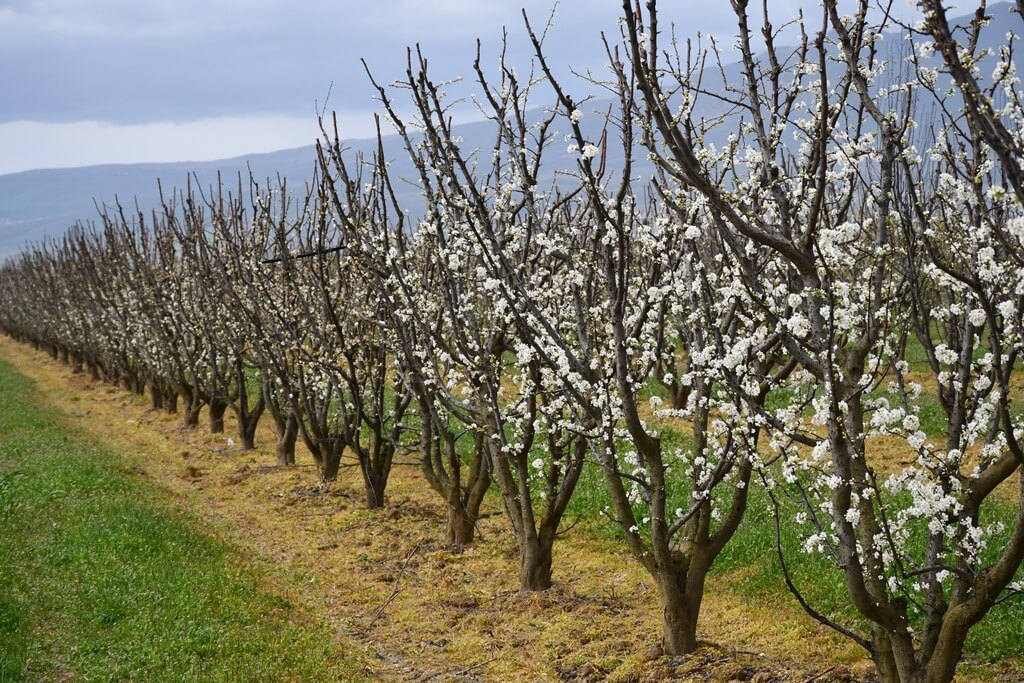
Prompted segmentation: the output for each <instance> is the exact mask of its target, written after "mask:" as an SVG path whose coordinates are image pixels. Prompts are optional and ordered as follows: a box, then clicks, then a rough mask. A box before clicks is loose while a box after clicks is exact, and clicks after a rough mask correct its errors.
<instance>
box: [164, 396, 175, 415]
mask: <svg viewBox="0 0 1024 683" xmlns="http://www.w3.org/2000/svg"><path fill="white" fill-rule="evenodd" d="M162 393H163V395H164V410H166V411H167V412H168V413H172V414H173V413H176V412H178V392H176V391H164V392H162Z"/></svg>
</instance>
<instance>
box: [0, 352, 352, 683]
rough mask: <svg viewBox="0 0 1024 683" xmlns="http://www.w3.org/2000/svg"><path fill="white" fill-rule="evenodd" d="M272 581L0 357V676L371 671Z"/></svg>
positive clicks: (339, 676)
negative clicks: (62, 417) (47, 402)
mask: <svg viewBox="0 0 1024 683" xmlns="http://www.w3.org/2000/svg"><path fill="white" fill-rule="evenodd" d="M268 584H269V581H268V580H267V577H266V576H265V574H264V570H263V569H261V568H260V567H258V566H254V565H253V564H252V563H248V562H245V561H243V560H242V559H241V558H239V557H238V556H237V554H236V553H235V552H233V551H232V549H231V548H230V547H229V546H227V545H226V544H225V543H223V542H222V541H219V540H217V539H215V538H213V537H211V536H210V535H208V534H206V533H204V532H203V531H202V530H201V529H200V525H199V524H198V522H197V521H196V520H194V519H191V518H189V517H187V516H186V515H183V514H181V513H179V512H177V511H175V510H174V509H173V508H172V507H171V506H170V505H169V504H168V503H167V502H166V501H163V500H161V493H160V491H159V490H158V489H157V488H156V487H155V486H152V485H150V484H148V483H147V482H146V481H145V480H143V479H142V478H141V477H139V476H138V475H137V474H135V473H133V472H132V471H131V470H129V469H128V468H127V467H126V466H125V464H124V463H123V462H122V461H121V460H120V459H119V458H117V457H116V456H115V455H113V454H111V453H110V452H108V451H106V450H104V449H103V448H102V447H100V446H98V445H97V444H96V443H94V442H92V441H90V440H89V439H87V438H85V437H83V436H81V435H80V434H78V433H76V430H74V429H70V428H68V427H66V426H63V425H61V424H60V423H59V422H58V421H57V420H56V415H55V414H54V413H53V412H51V411H49V410H47V409H45V408H43V407H41V406H40V405H39V403H38V400H37V395H36V394H35V391H34V389H33V387H32V385H31V384H30V382H29V381H28V380H27V379H25V378H24V377H23V376H21V375H20V374H18V373H17V372H15V371H14V370H13V369H12V368H11V367H10V366H9V365H8V364H6V363H4V362H0V681H20V680H30V681H35V680H70V679H71V678H75V679H81V680H118V681H120V680H146V681H171V680H173V681H182V680H204V681H218V680H223V681H228V680H231V681H234V680H243V679H244V680H250V681H289V680H291V681H295V680H318V681H319V680H356V679H358V678H360V675H359V670H358V668H357V665H356V663H355V661H354V660H353V659H351V658H349V657H347V656H346V655H344V654H342V653H339V652H338V648H337V646H336V644H335V643H333V642H332V639H331V637H330V635H329V634H328V633H327V631H326V629H325V628H324V627H323V626H322V625H321V624H320V623H319V622H317V621H315V620H313V619H311V618H310V617H308V616H307V615H306V614H305V613H304V611H303V610H302V609H301V608H300V607H298V606H296V605H294V604H292V603H291V602H289V600H288V599H286V598H284V597H282V596H281V595H278V594H274V592H272V591H271V590H269V589H268V588H266V586H267V585H268Z"/></svg>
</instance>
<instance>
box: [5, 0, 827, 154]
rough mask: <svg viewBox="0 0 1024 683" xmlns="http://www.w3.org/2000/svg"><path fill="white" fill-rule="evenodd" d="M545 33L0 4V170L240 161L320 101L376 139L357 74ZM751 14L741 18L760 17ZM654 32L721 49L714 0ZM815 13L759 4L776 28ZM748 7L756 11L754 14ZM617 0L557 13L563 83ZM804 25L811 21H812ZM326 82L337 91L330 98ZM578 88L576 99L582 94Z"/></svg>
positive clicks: (479, 23)
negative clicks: (415, 54)
mask: <svg viewBox="0 0 1024 683" xmlns="http://www.w3.org/2000/svg"><path fill="white" fill-rule="evenodd" d="M523 4H525V6H526V10H527V11H528V13H529V14H530V16H531V18H532V19H533V20H534V21H535V22H536V23H537V24H543V22H544V20H545V19H546V17H547V15H548V13H549V12H550V9H551V6H552V3H551V1H550V0H526V2H523V0H519V2H509V1H508V0H375V1H374V0H361V1H351V0H292V1H291V2H282V1H281V0H244V1H243V0H0V173H10V172H15V171H20V170H26V169H32V168H49V167H58V166H80V165H88V164H96V163H112V162H137V161H187V160H196V161H198V160H207V159H218V158H224V157H229V156H238V155H242V154H244V153H247V152H263V151H271V150H276V149H283V148H288V147H297V146H300V145H305V144H309V143H311V142H312V140H313V139H314V138H315V136H316V120H315V111H316V103H317V102H320V103H323V101H324V99H325V98H326V96H327V94H328V92H329V91H330V93H331V94H330V100H329V106H330V108H331V109H334V110H337V111H338V113H339V120H340V122H341V124H342V131H341V132H342V136H343V137H365V136H367V135H369V134H370V133H371V131H372V112H373V111H374V110H375V107H376V105H375V102H374V101H373V99H372V91H371V89H370V88H369V86H368V83H367V78H366V75H365V73H364V72H363V70H362V67H361V65H360V63H359V59H360V58H361V57H362V58H365V59H366V60H367V62H368V63H369V65H370V67H371V68H372V70H373V71H374V74H375V75H376V76H377V77H378V78H379V79H380V80H382V81H390V80H392V79H394V78H396V77H399V76H401V75H402V73H403V71H404V67H405V47H406V46H407V45H411V44H415V43H420V44H421V45H422V48H423V50H424V52H425V53H426V54H427V55H428V56H429V57H430V60H431V70H432V72H433V74H434V75H435V77H436V78H439V79H440V78H449V77H454V76H458V75H464V74H466V75H468V73H469V71H470V68H471V65H472V60H473V54H474V50H475V40H476V38H478V37H479V38H480V39H481V40H482V41H483V45H484V50H485V55H486V56H487V58H485V64H488V63H493V58H494V56H495V55H496V54H497V51H498V49H499V48H500V44H501V29H502V26H507V27H508V31H509V36H510V41H511V42H510V49H509V54H510V60H511V61H512V62H513V63H515V64H519V65H521V68H527V67H528V65H529V58H530V52H529V50H528V49H527V48H528V46H527V44H526V41H525V36H524V31H523V27H522V19H521V17H520V14H519V9H520V7H521V6H522V5H523ZM760 4H761V3H759V2H752V3H751V5H752V10H751V11H752V12H753V13H755V14H757V15H758V18H760V17H759V14H760V10H759V8H760ZM662 5H663V7H662V21H663V25H668V24H669V23H670V22H674V23H675V24H676V26H677V30H678V32H679V34H681V35H683V36H695V35H696V34H697V32H698V31H700V32H703V33H705V34H713V35H717V36H719V37H721V38H723V39H725V40H726V41H727V42H731V38H732V36H733V35H734V33H735V30H734V23H735V20H734V18H732V16H731V11H730V10H729V9H728V6H729V3H728V2H726V1H725V0H675V2H663V3H662ZM800 6H804V7H808V8H813V7H815V6H816V3H815V2H814V1H813V0H769V8H770V12H771V13H773V15H774V16H773V23H775V24H776V25H779V24H781V23H783V21H784V20H785V19H786V18H789V17H792V16H794V15H795V13H796V11H797V9H798V8H799V7H800ZM753 7H756V8H758V9H754V8H753ZM618 8H619V2H616V1H613V0H563V1H562V3H561V4H560V5H559V7H558V11H557V16H556V19H555V24H554V29H553V32H552V34H551V35H550V37H549V39H548V43H547V46H548V47H549V54H550V56H551V59H552V62H553V63H554V64H555V65H556V67H557V68H558V69H559V71H561V72H562V73H565V74H568V71H569V69H570V68H575V69H577V70H586V69H588V68H592V69H603V65H604V63H605V61H606V60H605V58H604V55H603V48H602V46H601V42H600V32H601V31H606V32H610V33H612V34H616V33H617V30H618V29H617V19H618V14H619V9H618ZM811 11H814V12H815V14H817V12H819V10H816V9H815V10H811ZM332 84H333V85H332ZM580 87H583V86H582V84H580Z"/></svg>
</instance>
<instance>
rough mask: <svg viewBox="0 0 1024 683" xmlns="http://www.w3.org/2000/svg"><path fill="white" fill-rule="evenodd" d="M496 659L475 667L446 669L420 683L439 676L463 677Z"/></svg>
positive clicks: (494, 658)
mask: <svg viewBox="0 0 1024 683" xmlns="http://www.w3.org/2000/svg"><path fill="white" fill-rule="evenodd" d="M496 659H498V657H491V658H490V659H487V660H485V661H482V662H480V663H478V664H474V665H473V666H466V667H463V668H461V669H445V670H444V671H438V672H437V673H435V674H431V675H429V676H427V677H426V678H421V679H420V681H432V680H434V679H435V678H437V677H439V676H461V675H462V674H468V673H469V672H470V671H473V670H474V669H479V668H481V667H484V666H487V665H488V664H490V663H491V662H493V661H495V660H496Z"/></svg>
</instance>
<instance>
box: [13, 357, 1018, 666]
mask: <svg viewBox="0 0 1024 683" xmlns="http://www.w3.org/2000/svg"><path fill="white" fill-rule="evenodd" d="M0 358H3V359H4V360H5V361H6V362H5V363H4V364H3V365H2V366H0V387H2V391H0V397H2V398H0V401H2V402H0V430H2V431H0V473H2V474H0V515H2V516H0V525H2V532H3V533H2V536H0V543H2V544H3V546H2V550H3V553H2V554H0V557H2V558H3V560H2V564H0V586H2V587H3V589H4V590H3V595H4V600H3V602H2V603H0V629H2V630H0V634H2V636H3V637H2V650H0V653H2V656H3V660H2V668H0V679H2V680H55V679H56V680H78V679H81V680H180V679H182V678H183V677H186V678H195V677H198V678H200V679H203V680H238V675H239V674H238V671H239V667H244V669H245V671H246V672H247V673H246V674H245V676H244V678H245V679H246V680H268V681H269V680H325V679H326V680H421V681H422V680H436V681H443V680H449V681H477V680H481V681H508V680H528V681H533V680H579V681H586V680H591V681H596V680H618V681H648V680H649V681H660V680H693V681H723V682H728V681H731V680H755V681H809V680H815V681H846V680H863V679H865V678H866V677H868V676H870V673H871V665H870V662H869V661H868V660H867V659H865V658H864V657H863V656H862V654H861V653H860V652H858V651H857V650H856V649H855V648H854V647H853V646H852V645H851V644H849V643H848V642H847V641H845V640H842V639H840V638H838V637H836V636H834V635H833V634H831V633H830V632H828V631H827V630H826V629H824V628H822V627H819V626H817V625H816V624H814V623H813V622H812V621H811V620H810V619H809V618H808V617H806V616H805V615H804V614H803V613H802V612H801V611H799V608H798V607H797V606H796V605H795V603H793V602H792V600H791V599H790V598H789V596H788V595H787V594H786V593H785V588H784V586H783V584H782V581H781V578H780V576H779V574H778V569H777V567H776V566H775V560H774V555H773V553H772V550H771V549H772V542H773V539H771V538H770V537H769V536H768V534H769V533H770V532H769V531H768V530H769V529H770V526H769V525H770V515H768V514H767V511H766V510H764V509H761V510H752V511H751V514H750V515H749V517H748V519H747V520H746V522H745V526H744V528H745V531H744V532H743V533H741V535H740V536H739V537H737V539H736V541H735V542H734V544H733V545H732V546H731V547H730V549H729V551H728V554H727V555H726V556H723V558H722V561H721V563H720V565H721V567H720V568H719V569H718V570H717V571H716V573H715V575H714V576H713V577H712V580H711V587H710V589H709V591H708V593H709V595H708V598H707V602H706V605H705V614H706V617H705V618H704V619H703V620H702V622H701V626H702V628H701V630H700V633H699V635H700V638H701V640H702V642H703V647H702V648H701V649H699V650H698V651H697V652H696V653H695V654H693V655H691V656H689V657H686V658H666V657H663V656H661V653H660V652H659V650H658V647H657V640H656V634H657V633H658V625H659V622H660V616H661V615H660V614H659V608H658V600H657V595H656V592H655V591H654V589H653V586H652V585H651V584H650V582H649V579H648V578H647V577H646V575H645V574H643V573H642V571H641V570H640V569H639V568H638V566H637V565H636V563H635V562H634V561H632V560H631V558H629V557H628V555H627V553H626V551H625V550H624V547H623V546H622V544H621V541H620V540H618V539H616V538H615V537H614V532H613V531H612V530H611V526H610V525H609V524H607V523H606V522H603V521H602V520H601V519H600V518H599V516H598V518H595V516H594V515H592V514H584V512H585V510H583V509H581V510H578V511H577V513H576V514H570V515H569V517H570V519H569V520H568V521H567V523H566V524H565V525H564V526H565V533H564V535H563V536H562V537H561V538H560V539H559V540H558V542H557V543H556V546H555V557H556V563H555V586H554V587H553V588H552V589H551V590H549V591H546V592H543V593H533V594H530V593H521V592H519V591H518V590H516V588H515V586H516V569H517V567H516V551H515V547H514V544H513V543H512V542H511V540H510V537H509V534H508V531H507V521H506V519H505V517H504V515H503V514H502V511H501V510H500V508H499V507H498V506H499V505H500V499H499V498H498V497H497V496H492V497H490V498H489V499H488V501H487V503H486V504H485V510H486V515H487V516H486V518H485V519H483V520H482V521H481V522H480V529H479V531H480V537H481V540H480V542H479V543H478V544H477V545H475V546H473V547H470V548H467V549H465V550H464V551H462V552H453V551H451V550H449V549H447V548H445V547H443V543H441V540H440V539H441V536H442V528H443V510H442V509H441V506H440V505H439V503H438V501H437V499H436V498H435V497H434V496H433V495H432V494H431V493H429V489H428V488H427V487H426V486H425V485H424V483H423V482H422V479H421V477H420V474H419V470H418V467H415V466H411V464H410V463H402V464H400V465H399V466H398V467H396V472H395V474H394V475H393V477H392V482H391V484H390V485H389V494H388V504H387V506H386V507H385V508H384V509H383V510H379V511H372V512H369V511H366V510H363V509H362V505H361V504H360V500H359V499H360V493H361V490H362V489H361V486H360V485H359V482H358V481H356V480H355V477H356V474H355V472H354V470H352V469H351V468H343V471H342V474H341V475H340V476H339V479H338V481H337V482H336V483H333V484H331V485H329V486H324V485H322V484H320V483H318V477H317V474H316V471H315V469H314V468H313V467H310V466H308V464H309V462H310V460H309V458H308V456H306V455H305V454H304V453H302V452H301V448H300V453H299V458H298V460H299V466H296V467H287V468H285V467H278V466H275V465H273V464H272V463H273V462H274V456H273V452H272V450H273V449H272V447H268V444H271V443H272V434H271V433H269V432H270V429H269V427H268V426H266V425H264V427H263V429H264V430H266V431H263V430H261V431H260V433H259V434H258V437H257V442H258V444H262V445H261V446H260V447H258V449H257V450H256V451H252V452H248V453H242V452H241V451H240V450H239V449H238V447H237V446H236V445H234V443H233V440H232V441H229V437H228V436H227V435H229V434H232V433H233V431H232V425H230V424H229V425H228V429H227V431H226V433H225V434H222V435H217V436H211V435H209V434H206V433H205V430H203V429H200V430H195V431H191V432H189V431H185V430H184V429H182V427H181V421H180V418H178V417H176V416H172V415H167V414H165V413H162V412H154V411H152V410H150V409H149V407H148V402H147V401H145V400H144V399H142V398H140V397H135V396H132V395H130V394H129V393H127V392H126V391H124V390H123V389H119V388H115V387H112V386H110V385H107V384H102V383H93V382H91V381H89V380H88V379H87V378H86V376H84V375H75V374H72V372H71V370H70V368H69V367H68V366H65V365H62V364H60V363H57V362H55V361H53V360H51V359H50V358H48V357H47V356H45V354H41V353H38V352H35V351H32V350H31V349H30V348H28V347H26V346H23V345H19V344H16V343H14V342H12V341H10V340H9V339H7V338H2V340H0ZM33 385H34V386H33ZM581 487H582V488H581V490H580V491H579V492H578V494H579V500H580V501H583V502H582V503H580V506H581V508H587V507H593V506H594V505H596V504H597V502H595V501H594V500H593V499H594V498H596V497H598V496H599V495H600V493H599V490H600V489H599V483H597V484H594V485H593V487H592V488H591V484H589V483H588V482H587V481H586V480H584V482H583V483H581ZM588 493H589V496H588ZM588 500H589V501H590V503H588V502H587V501H588ZM806 571H813V567H808V568H806ZM817 590H818V591H822V590H827V587H826V588H821V587H820V586H819V587H817ZM1011 610H1013V611H1012V612H1011ZM1019 612H1020V610H1019V608H1012V607H1007V608H1006V610H1005V612H1004V613H1002V614H1000V613H999V612H996V613H993V614H992V615H991V617H990V618H989V619H988V620H987V621H986V623H984V624H982V627H979V629H978V630H977V632H976V633H975V634H974V635H973V638H972V641H970V643H969V648H968V658H969V661H968V662H967V663H966V664H964V665H962V666H961V667H960V670H959V677H958V680H964V681H967V680H978V681H1004V680H1015V679H1016V678H1018V677H1020V676H1024V659H1021V658H1019V657H1018V658H1016V659H1015V658H1014V657H1012V656H1010V655H1011V654H1012V653H1013V652H1015V651H1019V650H1017V649H1016V648H1019V643H1020V642H1021V638H1022V637H1024V633H1022V632H1021V625H1020V624H1021V618H1020V617H1021V615H1020V613H1019Z"/></svg>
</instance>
